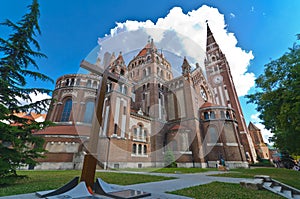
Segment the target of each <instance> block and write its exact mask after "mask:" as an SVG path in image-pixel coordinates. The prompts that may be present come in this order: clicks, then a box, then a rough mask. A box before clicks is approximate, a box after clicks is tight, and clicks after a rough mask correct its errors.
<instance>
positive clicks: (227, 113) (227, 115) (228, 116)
mask: <svg viewBox="0 0 300 199" xmlns="http://www.w3.org/2000/svg"><path fill="white" fill-rule="evenodd" d="M226 119H230V113H229V111H226Z"/></svg>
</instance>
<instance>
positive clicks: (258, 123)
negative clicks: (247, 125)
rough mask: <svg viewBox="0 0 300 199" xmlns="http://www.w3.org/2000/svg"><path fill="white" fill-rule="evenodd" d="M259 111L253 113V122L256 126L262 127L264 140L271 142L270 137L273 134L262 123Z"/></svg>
mask: <svg viewBox="0 0 300 199" xmlns="http://www.w3.org/2000/svg"><path fill="white" fill-rule="evenodd" d="M258 116H259V113H256V114H253V115H251V121H252V122H253V124H254V125H255V126H257V128H259V129H260V131H261V134H262V137H263V139H264V142H266V143H269V144H270V142H269V138H270V137H272V136H273V134H272V133H271V131H269V130H267V129H266V128H265V126H264V125H263V124H262V123H261V122H262V121H261V119H259V117H258Z"/></svg>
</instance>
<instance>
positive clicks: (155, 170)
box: [121, 168, 217, 173]
mask: <svg viewBox="0 0 300 199" xmlns="http://www.w3.org/2000/svg"><path fill="white" fill-rule="evenodd" d="M121 171H138V172H152V173H201V172H207V171H217V169H215V168H126V169H122V170H121Z"/></svg>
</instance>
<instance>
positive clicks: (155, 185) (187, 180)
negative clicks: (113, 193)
mask: <svg viewBox="0 0 300 199" xmlns="http://www.w3.org/2000/svg"><path fill="white" fill-rule="evenodd" d="M102 172H107V171H102ZM126 173H136V174H146V175H157V176H166V177H176V178H177V179H173V180H165V181H159V182H149V183H142V184H134V185H127V186H120V187H122V188H124V189H126V188H130V189H136V190H142V191H146V192H150V193H151V196H149V197H146V199H150V198H153V199H154V198H156V199H158V198H159V199H167V198H169V199H187V198H188V197H184V196H177V195H173V194H167V193H165V192H169V191H175V190H179V189H183V188H186V187H192V186H197V185H202V184H208V183H211V182H214V181H219V182H228V183H240V181H242V180H244V179H243V178H228V177H215V176H209V175H212V174H218V173H223V172H219V171H211V172H205V173H194V174H165V173H147V172H126ZM37 198H38V197H36V196H35V193H30V194H22V195H14V196H5V197H0V199H37ZM97 198H107V197H97Z"/></svg>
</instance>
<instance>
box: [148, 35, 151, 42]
mask: <svg viewBox="0 0 300 199" xmlns="http://www.w3.org/2000/svg"><path fill="white" fill-rule="evenodd" d="M150 39H151V36H150V35H148V43H150Z"/></svg>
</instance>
